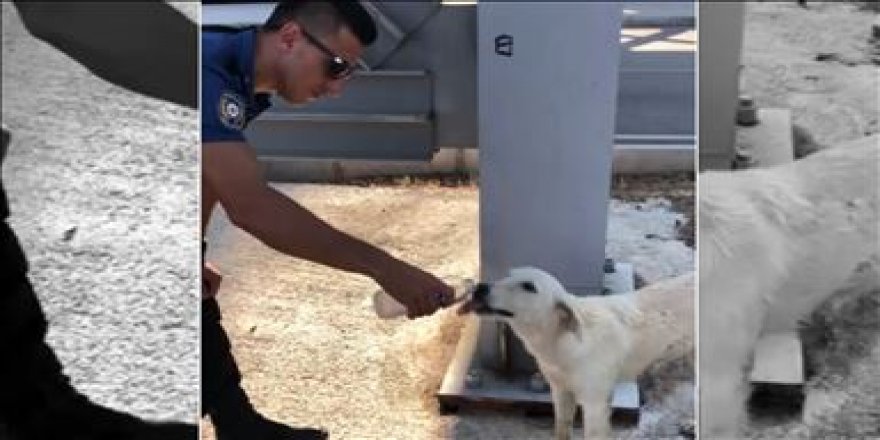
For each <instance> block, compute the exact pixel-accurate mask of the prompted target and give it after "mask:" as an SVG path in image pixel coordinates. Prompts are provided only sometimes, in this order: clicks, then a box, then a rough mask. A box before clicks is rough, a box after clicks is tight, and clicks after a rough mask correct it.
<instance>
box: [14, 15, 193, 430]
mask: <svg viewBox="0 0 880 440" xmlns="http://www.w3.org/2000/svg"><path fill="white" fill-rule="evenodd" d="M16 7H17V8H18V12H19V15H20V16H21V18H22V21H23V23H24V24H25V26H26V27H27V29H28V31H30V32H31V33H32V34H33V35H34V36H36V37H38V38H40V39H42V40H44V41H45V42H47V43H49V44H51V45H53V46H54V47H56V48H57V49H59V50H61V51H62V52H64V53H66V54H67V55H68V56H70V57H71V58H73V59H75V60H77V61H78V62H80V63H81V64H82V65H84V66H85V67H87V68H89V69H90V70H91V71H92V72H93V73H95V74H96V75H98V76H100V77H101V78H103V79H105V80H108V81H110V82H113V83H114V84H117V85H119V86H122V87H125V88H128V89H130V90H134V91H136V92H139V93H142V94H145V95H148V96H152V97H154V98H158V99H163V100H167V101H170V102H174V103H177V104H181V105H185V106H188V107H190V108H195V105H196V101H197V99H196V96H197V95H198V93H197V92H198V90H197V87H196V84H197V78H198V71H197V70H196V65H197V64H196V61H195V58H196V53H197V48H198V27H197V26H196V25H195V24H194V23H192V22H191V21H189V20H188V19H187V18H186V17H185V16H183V15H182V14H180V13H179V12H178V11H176V10H174V9H173V8H171V7H169V6H168V5H167V4H164V3H162V2H158V1H157V2H136V3H112V2H89V3H80V2H39V3H37V2H17V3H16ZM160 57H161V58H163V63H159V64H158V65H156V64H155V63H154V61H155V60H156V59H158V58H160ZM0 141H2V144H0V164H2V162H3V156H5V153H6V150H7V147H8V145H9V142H10V136H9V132H8V131H7V130H6V128H5V127H4V128H3V130H2V139H0ZM0 181H2V179H0ZM8 216H9V207H8V205H7V203H6V193H5V191H4V189H3V186H2V183H0V439H3V440H56V439H57V440H62V439H79V440H92V439H108V440H109V439H119V440H128V439H138V440H195V439H196V437H197V435H198V432H197V428H196V425H195V424H186V423H153V422H147V421H144V420H142V419H140V418H138V417H135V416H133V415H130V414H126V413H122V412H119V411H115V410H112V409H110V408H106V407H103V406H100V405H97V404H95V403H93V402H91V401H90V400H89V399H88V398H86V397H85V396H84V395H82V394H80V393H79V392H77V390H76V389H74V388H73V386H71V384H70V381H69V379H68V378H67V376H65V375H64V374H63V371H62V366H61V363H60V362H59V360H58V358H57V356H56V355H55V353H54V351H53V350H52V347H50V346H49V345H48V344H47V343H46V339H45V338H46V331H47V322H46V317H45V316H44V314H43V311H42V309H41V307H40V303H39V300H38V298H37V296H36V294H35V293H34V291H33V288H32V287H31V284H30V282H29V280H28V277H27V270H28V268H27V261H26V260H25V256H24V253H23V251H22V249H21V246H20V245H19V243H18V240H17V238H16V236H15V233H14V232H13V231H12V229H11V228H10V226H9V224H8V223H7V222H6V219H7V217H8Z"/></svg>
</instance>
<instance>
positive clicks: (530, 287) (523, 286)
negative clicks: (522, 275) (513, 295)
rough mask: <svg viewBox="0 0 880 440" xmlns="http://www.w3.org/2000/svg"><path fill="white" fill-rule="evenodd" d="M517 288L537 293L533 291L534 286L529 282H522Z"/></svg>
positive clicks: (536, 290) (535, 290)
mask: <svg viewBox="0 0 880 440" xmlns="http://www.w3.org/2000/svg"><path fill="white" fill-rule="evenodd" d="M519 287H520V288H521V289H522V290H525V291H526V292H532V293H538V289H535V285H534V284H532V282H531V281H523V282H522V283H520V284H519Z"/></svg>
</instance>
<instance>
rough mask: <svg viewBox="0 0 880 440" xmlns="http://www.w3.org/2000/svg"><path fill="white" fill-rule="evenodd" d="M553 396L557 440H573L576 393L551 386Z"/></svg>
mask: <svg viewBox="0 0 880 440" xmlns="http://www.w3.org/2000/svg"><path fill="white" fill-rule="evenodd" d="M551 388H552V393H551V394H552V395H553V415H554V421H555V424H556V440H571V433H572V428H573V426H574V414H575V412H576V411H577V401H576V400H575V397H574V393H572V392H571V391H568V390H566V389H565V388H563V387H559V386H551Z"/></svg>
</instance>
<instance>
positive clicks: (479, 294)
mask: <svg viewBox="0 0 880 440" xmlns="http://www.w3.org/2000/svg"><path fill="white" fill-rule="evenodd" d="M487 296H489V285H488V284H486V283H479V284H477V287H476V288H475V289H474V299H486V297H487Z"/></svg>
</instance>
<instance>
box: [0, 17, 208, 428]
mask: <svg viewBox="0 0 880 440" xmlns="http://www.w3.org/2000/svg"><path fill="white" fill-rule="evenodd" d="M180 8H181V9H182V10H184V11H186V13H187V14H188V16H189V17H194V16H195V15H196V13H197V11H196V7H195V5H193V4H191V5H181V6H180ZM2 14H3V21H2V24H3V66H2V68H3V76H2V79H3V94H2V96H3V113H2V114H3V122H4V123H5V124H6V125H7V126H8V127H9V129H10V130H11V132H12V143H11V145H10V151H9V156H8V157H7V160H6V163H4V168H3V179H4V182H5V185H6V189H7V191H8V193H9V197H10V200H9V201H10V205H11V210H12V217H11V218H10V223H11V224H12V226H13V228H15V230H16V231H17V232H18V234H19V237H20V239H21V242H22V244H23V246H24V248H25V251H26V252H27V255H28V257H29V260H30V264H31V280H32V282H33V284H34V286H35V289H36V291H37V293H38V295H39V297H40V300H41V302H42V304H43V308H44V310H45V312H46V315H47V316H48V318H49V321H50V325H49V335H48V339H49V343H50V344H51V345H52V346H53V347H54V348H55V349H56V352H57V353H58V356H59V357H60V358H61V360H62V362H63V364H64V365H65V367H66V372H67V374H68V375H69V376H70V377H71V379H72V382H73V383H74V385H75V386H76V387H77V388H78V389H80V390H81V391H83V392H84V393H85V394H87V395H88V396H89V397H91V398H92V399H93V400H95V401H97V402H99V403H101V404H106V405H109V406H111V407H114V408H117V409H122V410H127V411H131V412H133V413H135V414H137V415H140V416H143V417H149V418H162V419H167V418H170V419H176V420H195V418H196V414H197V413H198V411H197V407H198V380H199V379H198V365H199V364H198V356H197V353H198V326H197V323H198V321H197V319H198V300H197V295H198V294H197V293H196V292H197V287H198V284H197V283H198V281H197V278H196V277H197V274H198V273H199V272H197V270H198V261H199V238H198V226H197V225H198V220H197V216H198V198H197V188H198V185H197V164H198V130H197V129H198V119H197V117H198V116H197V115H196V113H195V112H194V111H191V110H186V109H182V108H179V107H177V106H174V105H171V104H166V103H162V102H158V101H155V100H152V99H149V98H144V97H140V96H137V95H135V94H133V93H130V92H128V91H125V90H123V89H120V88H118V87H115V86H113V85H110V84H108V83H106V82H104V81H102V80H100V79H97V78H96V77H94V76H93V75H91V74H90V73H88V72H87V71H86V70H85V69H84V68H82V67H81V66H79V65H78V64H76V63H75V62H73V61H72V60H70V59H69V58H67V57H66V56H65V55H63V54H62V53H60V52H57V51H55V50H54V49H52V48H51V47H49V46H48V45H46V44H44V43H42V42H40V41H38V40H35V39H34V38H32V37H31V36H30V35H29V34H27V32H26V31H25V30H24V28H23V27H22V25H21V22H20V21H19V18H18V15H17V13H16V12H15V10H14V8H13V7H12V6H11V4H10V3H7V2H3V5H2Z"/></svg>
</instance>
